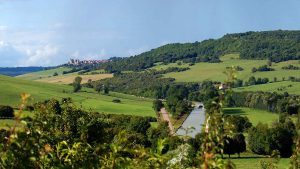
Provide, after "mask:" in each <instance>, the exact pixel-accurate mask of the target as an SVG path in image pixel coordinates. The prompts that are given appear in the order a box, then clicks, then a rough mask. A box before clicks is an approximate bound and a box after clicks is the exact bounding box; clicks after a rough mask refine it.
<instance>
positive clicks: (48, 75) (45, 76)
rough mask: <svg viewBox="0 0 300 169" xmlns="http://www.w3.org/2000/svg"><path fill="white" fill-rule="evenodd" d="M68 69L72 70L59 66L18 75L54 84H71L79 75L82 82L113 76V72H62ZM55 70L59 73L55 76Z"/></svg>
mask: <svg viewBox="0 0 300 169" xmlns="http://www.w3.org/2000/svg"><path fill="white" fill-rule="evenodd" d="M67 70H70V68H66V67H59V68H56V69H50V70H44V71H39V72H34V73H29V74H24V75H20V76H17V77H18V78H22V79H26V80H35V81H39V82H46V83H54V84H70V83H72V82H73V80H74V79H75V77H77V76H80V77H82V83H87V82H88V80H89V79H91V80H93V81H96V80H101V79H105V78H111V77H113V74H92V72H89V73H87V74H84V75H78V72H74V73H68V74H62V72H63V71H67ZM55 72H56V73H57V74H58V75H57V76H53V74H54V73H55ZM93 72H95V73H103V70H97V71H93Z"/></svg>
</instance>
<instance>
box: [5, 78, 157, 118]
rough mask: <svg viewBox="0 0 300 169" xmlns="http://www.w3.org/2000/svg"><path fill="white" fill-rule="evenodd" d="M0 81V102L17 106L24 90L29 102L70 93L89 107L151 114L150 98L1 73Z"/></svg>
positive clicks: (65, 96)
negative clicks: (77, 88) (74, 87)
mask: <svg viewBox="0 0 300 169" xmlns="http://www.w3.org/2000/svg"><path fill="white" fill-rule="evenodd" d="M0 81H1V83H0V93H1V95H0V105H10V106H13V107H17V106H18V104H19V103H20V94H21V93H28V94H30V95H31V100H29V102H30V103H34V102H37V101H43V100H46V99H50V98H55V99H61V98H67V97H71V98H72V100H73V101H74V103H75V104H76V105H77V106H80V107H83V108H84V109H86V110H90V111H95V112H104V113H117V114H127V115H138V116H153V117H155V112H154V111H153V109H152V100H151V99H146V98H139V97H135V96H130V95H126V94H120V93H114V92H110V94H109V95H102V94H98V93H96V92H95V91H94V90H92V89H88V88H83V89H82V91H81V92H78V93H73V92H72V86H69V85H57V84H49V83H42V82H35V81H28V80H23V79H18V78H11V77H7V76H1V75H0ZM115 98H117V99H120V100H121V103H113V102H112V100H113V99H115Z"/></svg>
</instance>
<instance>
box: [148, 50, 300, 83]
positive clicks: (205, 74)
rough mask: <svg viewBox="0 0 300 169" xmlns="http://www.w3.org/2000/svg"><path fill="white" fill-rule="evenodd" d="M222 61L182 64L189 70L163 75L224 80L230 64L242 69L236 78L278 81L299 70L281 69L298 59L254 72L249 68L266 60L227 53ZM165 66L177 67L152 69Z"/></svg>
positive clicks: (264, 62) (188, 78)
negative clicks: (252, 77)
mask: <svg viewBox="0 0 300 169" xmlns="http://www.w3.org/2000/svg"><path fill="white" fill-rule="evenodd" d="M220 59H221V61H222V62H219V63H204V62H201V63H196V64H195V65H193V66H189V65H188V64H183V65H181V67H189V68H190V70H187V71H183V72H172V73H167V74H165V75H164V77H168V78H175V79H176V81H177V82H201V81H203V80H214V81H221V82H222V81H224V80H225V78H226V76H225V74H224V73H223V72H224V71H225V70H226V67H231V66H240V67H242V68H243V69H244V70H243V71H238V72H237V78H238V79H242V80H244V81H245V80H248V79H249V77H251V76H254V77H256V78H258V77H261V78H269V80H270V81H273V79H274V77H276V78H277V80H278V81H281V80H282V78H285V80H287V79H288V78H289V77H290V76H295V77H299V76H300V70H283V69H282V67H283V66H287V65H290V64H292V65H295V66H300V63H299V61H298V60H289V61H284V62H279V63H274V62H273V63H272V66H271V68H273V69H275V71H265V72H255V73H252V72H251V69H252V68H253V67H259V66H262V65H266V64H267V62H268V61H267V60H248V59H247V60H246V59H240V58H239V55H238V54H228V55H225V56H222V57H221V58H220ZM167 67H177V64H169V65H163V66H162V65H158V66H155V67H153V69H166V68H167Z"/></svg>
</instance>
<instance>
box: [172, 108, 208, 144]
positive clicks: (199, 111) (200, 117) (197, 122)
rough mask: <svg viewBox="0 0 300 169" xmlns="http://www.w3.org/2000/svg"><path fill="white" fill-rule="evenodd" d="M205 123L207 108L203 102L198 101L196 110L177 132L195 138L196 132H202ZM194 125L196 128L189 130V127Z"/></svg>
mask: <svg viewBox="0 0 300 169" xmlns="http://www.w3.org/2000/svg"><path fill="white" fill-rule="evenodd" d="M204 123H205V109H204V106H203V104H202V103H196V104H195V108H194V110H193V111H192V112H191V113H190V115H189V116H188V117H187V118H186V120H185V121H184V122H183V124H182V125H181V127H180V128H179V129H178V130H177V132H176V134H177V135H181V136H185V135H188V136H190V137H193V138H195V136H196V134H198V133H200V132H201V129H202V126H203V125H204ZM190 127H194V128H195V129H194V130H192V129H190V130H188V131H187V129H188V128H190Z"/></svg>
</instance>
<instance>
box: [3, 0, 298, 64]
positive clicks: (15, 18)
mask: <svg viewBox="0 0 300 169" xmlns="http://www.w3.org/2000/svg"><path fill="white" fill-rule="evenodd" d="M299 7H300V1H299V0H0V66H49V65H57V64H61V63H65V62H66V61H68V60H69V59H70V58H71V57H72V58H79V59H84V58H85V59H106V58H109V57H112V56H119V57H126V56H130V55H135V54H139V53H141V52H143V51H146V50H149V49H152V48H155V47H158V46H160V45H163V44H166V43H173V42H194V41H201V40H204V39H207V38H219V37H221V36H222V35H224V34H226V33H232V32H245V31H250V30H251V31H260V30H276V29H283V30H298V29H300V10H299Z"/></svg>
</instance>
